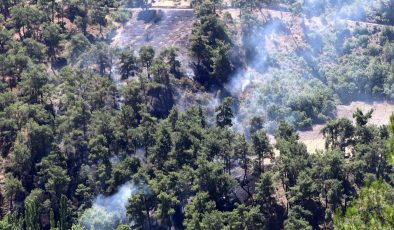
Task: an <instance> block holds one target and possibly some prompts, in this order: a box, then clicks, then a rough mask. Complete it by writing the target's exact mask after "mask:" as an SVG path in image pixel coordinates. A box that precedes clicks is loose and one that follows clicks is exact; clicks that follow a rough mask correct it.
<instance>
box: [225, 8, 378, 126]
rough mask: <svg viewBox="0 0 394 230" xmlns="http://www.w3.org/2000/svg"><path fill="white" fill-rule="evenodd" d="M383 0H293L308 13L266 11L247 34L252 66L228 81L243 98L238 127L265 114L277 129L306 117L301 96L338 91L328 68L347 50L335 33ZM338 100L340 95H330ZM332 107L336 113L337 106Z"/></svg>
mask: <svg viewBox="0 0 394 230" xmlns="http://www.w3.org/2000/svg"><path fill="white" fill-rule="evenodd" d="M384 2H385V0H376V1H370V0H354V1H343V3H341V4H339V1H329V0H305V1H294V6H295V5H297V4H298V6H300V8H299V9H300V10H301V12H298V13H302V14H303V15H306V17H305V18H302V17H298V16H294V14H292V13H289V12H275V11H273V12H270V13H267V12H264V15H263V17H264V19H263V18H262V17H261V18H260V23H261V25H257V26H254V27H253V32H252V33H251V35H250V36H246V37H244V38H243V46H244V48H245V49H247V50H251V51H253V52H254V53H253V55H252V57H251V58H250V59H248V60H247V67H246V68H244V69H240V70H238V71H237V72H236V74H235V75H234V76H233V77H232V79H231V80H230V82H229V83H228V84H227V85H226V89H227V90H228V91H229V92H230V93H231V94H232V96H233V97H235V98H238V99H239V105H238V111H237V116H236V117H235V119H234V123H235V128H236V129H238V130H246V131H247V127H248V126H249V124H248V122H249V121H250V119H251V117H253V116H261V117H264V118H265V120H266V128H267V129H268V130H270V131H272V130H274V129H275V128H276V125H277V122H278V121H279V120H286V121H288V122H290V123H294V122H298V121H299V120H300V119H302V118H303V116H304V114H303V113H302V111H301V112H300V111H294V110H293V109H292V108H291V105H292V104H294V103H297V100H298V99H299V98H304V99H305V101H307V100H309V98H313V95H316V94H319V93H320V92H325V93H326V94H327V95H329V96H332V95H334V93H333V92H330V90H331V89H330V88H329V87H328V86H327V82H326V81H327V79H326V72H325V70H326V69H325V68H326V66H329V65H328V64H329V63H330V62H331V63H334V62H335V58H337V54H338V53H340V52H339V51H340V50H341V49H342V45H343V42H339V43H340V44H337V43H338V38H337V34H336V33H337V32H338V31H340V30H344V29H347V28H348V27H349V26H347V25H346V24H347V23H352V25H355V23H354V22H352V21H365V20H366V19H367V18H373V16H374V14H376V13H377V12H379V9H381V7H382V6H383V4H384ZM334 3H335V4H336V5H334ZM292 9H294V7H293V8H292ZM318 15H321V16H320V17H316V16H318ZM349 28H351V27H349ZM295 32H296V33H295ZM337 52H338V53H337ZM327 58H328V59H330V60H327ZM329 67H330V66H329ZM334 100H337V98H331V101H334ZM328 110H329V109H327V111H328ZM332 110H333V114H335V108H333V109H332ZM326 113H327V112H326ZM324 115H327V116H331V115H332V114H324ZM323 119H324V118H322V120H323Z"/></svg>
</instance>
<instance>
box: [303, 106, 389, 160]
mask: <svg viewBox="0 0 394 230" xmlns="http://www.w3.org/2000/svg"><path fill="white" fill-rule="evenodd" d="M357 108H359V109H361V110H362V111H363V112H367V111H368V110H370V109H373V110H374V112H373V114H372V118H371V119H370V120H369V124H373V125H377V126H381V125H387V124H388V122H389V119H390V116H391V114H393V112H394V105H393V104H391V103H388V102H364V101H354V102H352V103H350V104H349V105H338V106H337V118H348V119H350V120H353V113H354V112H356V110H357ZM353 122H354V120H353ZM323 127H324V125H314V126H313V127H312V130H308V131H303V132H299V135H300V140H301V141H302V142H303V143H304V144H305V145H306V146H307V148H308V151H309V152H311V153H313V152H315V151H316V150H323V149H324V137H323V135H322V134H321V133H320V131H321V129H322V128H323Z"/></svg>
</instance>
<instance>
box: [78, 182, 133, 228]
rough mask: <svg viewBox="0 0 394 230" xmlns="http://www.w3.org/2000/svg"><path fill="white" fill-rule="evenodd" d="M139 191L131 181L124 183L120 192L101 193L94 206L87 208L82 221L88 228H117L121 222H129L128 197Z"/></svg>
mask: <svg viewBox="0 0 394 230" xmlns="http://www.w3.org/2000/svg"><path fill="white" fill-rule="evenodd" d="M136 191H137V189H136V188H135V186H133V185H132V184H131V183H130V182H128V183H126V184H124V185H122V186H121V187H120V188H119V190H118V192H117V193H115V194H113V195H111V196H108V197H105V196H103V195H99V196H97V197H96V199H95V200H94V203H93V206H92V208H89V209H86V210H85V212H84V214H83V215H82V216H81V219H80V222H81V224H82V225H83V226H84V227H85V228H86V229H91V228H92V227H94V229H95V230H111V229H115V228H116V227H117V226H118V225H119V224H129V222H128V221H127V217H126V206H127V203H128V199H129V198H130V197H131V196H132V195H133V194H134V193H135V192H136Z"/></svg>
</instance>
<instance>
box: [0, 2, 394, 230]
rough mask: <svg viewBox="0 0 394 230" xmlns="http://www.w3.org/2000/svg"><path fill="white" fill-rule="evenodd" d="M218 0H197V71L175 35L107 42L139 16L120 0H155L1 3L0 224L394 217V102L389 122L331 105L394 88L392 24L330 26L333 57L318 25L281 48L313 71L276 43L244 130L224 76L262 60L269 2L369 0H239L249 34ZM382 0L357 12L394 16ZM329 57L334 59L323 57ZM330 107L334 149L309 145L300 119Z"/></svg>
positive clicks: (109, 225) (282, 225) (372, 220)
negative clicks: (180, 99) (192, 98)
mask: <svg viewBox="0 0 394 230" xmlns="http://www.w3.org/2000/svg"><path fill="white" fill-rule="evenodd" d="M220 2H221V1H210V0H206V1H202V0H200V1H197V0H195V1H192V6H193V7H194V8H195V14H196V23H195V25H194V27H193V28H192V33H191V34H192V35H191V37H190V47H189V49H190V55H191V56H192V58H193V68H194V73H195V78H194V79H193V80H191V79H188V78H187V77H185V76H184V75H185V74H184V73H183V68H182V66H184V65H185V63H180V61H179V60H178V55H179V53H178V52H179V51H178V49H177V48H176V47H167V48H166V49H163V50H154V49H153V47H152V46H143V47H142V48H141V49H139V50H133V49H132V47H126V48H119V47H112V46H110V44H109V43H110V38H111V34H112V32H113V30H114V29H116V26H119V25H120V24H124V23H125V22H126V21H127V19H128V17H129V16H130V12H129V11H127V10H124V9H122V7H124V6H127V7H142V8H144V10H147V9H145V8H149V2H148V1H142V0H141V1H139V0H133V1H130V0H128V1H116V0H112V1H111V0H95V1H88V0H70V1H67V0H63V1H55V0H51V1H44V0H39V1H24V0H20V1H10V0H4V1H1V2H0V13H1V16H0V66H1V68H0V77H1V81H0V149H1V167H0V182H1V183H2V184H1V190H0V205H1V208H0V229H5V230H20V229H28V230H38V229H51V230H52V229H53V230H54V229H58V230H66V229H73V230H82V229H96V230H100V229H118V230H119V229H121V230H127V229H171V228H174V229H319V228H325V229H332V228H334V227H335V228H339V229H371V228H373V229H392V228H393V227H394V221H393V218H394V215H393V213H394V212H393V207H394V206H393V193H394V189H393V185H394V181H393V168H392V167H393V165H394V116H393V117H392V118H391V121H390V125H389V126H387V127H386V126H382V127H377V126H374V125H370V124H368V119H370V117H371V114H372V113H373V111H361V110H358V111H357V112H356V113H355V114H354V120H355V123H352V121H351V120H349V119H344V118H343V119H338V120H335V119H330V118H333V114H334V111H333V110H335V103H337V102H338V101H345V100H352V99H355V98H358V97H360V96H364V95H366V96H368V97H370V96H372V97H374V96H376V97H379V98H381V97H384V98H387V99H392V98H393V91H392V85H393V82H392V81H393V79H392V73H393V63H394V60H393V58H394V48H393V47H394V43H393V39H394V36H393V34H394V32H393V30H392V29H390V27H384V29H381V30H377V31H370V30H369V29H365V28H364V29H363V28H362V27H361V26H355V28H354V29H352V31H350V30H347V29H346V28H343V27H341V26H340V25H339V29H338V30H337V32H336V33H334V34H331V35H329V36H328V35H327V37H325V38H324V39H328V40H330V39H333V40H334V41H336V42H337V43H338V46H335V47H333V46H332V45H327V46H322V47H321V49H327V50H326V51H325V52H324V55H323V54H322V53H321V52H318V51H316V50H314V49H315V48H316V46H313V45H310V44H315V42H316V41H320V40H321V39H323V38H320V39H319V38H318V35H316V36H315V37H313V36H310V37H308V41H310V42H309V43H307V46H306V47H304V46H302V47H301V46H300V47H299V48H298V49H297V50H294V52H288V54H287V55H286V56H282V59H283V60H284V61H287V60H288V58H294V59H296V60H297V63H303V64H304V66H305V69H307V71H306V72H303V73H304V74H301V73H300V72H298V70H297V69H293V68H290V69H291V70H293V71H292V72H293V73H292V74H290V73H289V71H288V70H285V71H284V72H281V68H279V67H275V61H272V60H273V59H274V58H273V57H268V60H271V61H264V64H267V65H268V66H270V67H269V68H268V69H270V68H271V69H272V68H273V69H277V70H275V71H277V72H275V71H274V72H268V73H269V74H272V73H276V74H277V75H275V77H274V78H272V79H270V81H271V83H272V84H271V83H268V86H269V87H267V86H266V87H265V88H264V87H262V88H261V89H259V90H260V91H259V90H257V91H256V92H260V93H261V92H265V93H261V95H263V96H262V97H261V98H263V99H261V100H262V101H263V102H261V101H260V103H261V104H260V107H261V108H264V110H265V109H267V111H264V113H261V114H257V113H256V111H255V113H253V117H251V118H250V119H249V118H248V121H247V122H246V123H247V125H244V126H245V127H244V129H245V130H248V132H246V133H245V134H244V133H243V132H239V131H237V129H235V128H234V125H235V123H234V121H236V119H234V118H235V117H236V116H237V115H238V114H237V112H239V111H241V112H242V108H238V107H239V104H240V103H241V102H240V99H239V98H233V97H227V96H229V95H231V92H229V91H227V89H228V88H226V87H227V85H228V84H229V82H230V81H231V78H232V76H233V75H234V74H236V70H237V69H239V68H243V67H245V66H252V67H253V68H255V69H257V70H256V74H267V68H265V66H264V68H259V67H263V66H262V65H260V64H261V63H260V64H259V63H256V62H255V61H256V60H261V59H260V57H261V50H260V49H256V47H258V48H261V47H262V46H261V45H260V43H253V42H254V41H255V40H254V39H252V36H258V34H259V31H260V29H265V28H268V27H269V25H270V23H269V22H270V20H269V19H265V20H263V19H261V18H260V17H257V16H256V14H258V12H259V8H262V7H273V8H275V7H276V8H280V7H284V6H286V7H287V10H291V11H292V12H293V13H294V14H299V15H301V16H305V17H310V16H316V15H311V14H312V13H314V14H315V13H316V12H318V15H326V14H329V13H330V12H331V11H332V10H333V9H337V8H341V7H343V6H342V5H340V4H344V5H346V4H349V7H350V6H353V5H355V4H359V3H360V1H311V3H306V4H305V5H303V4H301V3H302V2H303V1H277V2H274V1H241V0H240V1H234V5H235V6H237V7H239V8H240V10H241V11H242V14H241V32H240V37H241V39H240V40H241V41H242V42H241V43H242V44H240V43H239V42H238V41H237V38H236V37H237V35H236V32H234V31H232V30H233V29H234V27H236V26H235V25H232V24H231V23H225V21H224V19H222V17H220V15H221V12H220V6H221V4H220ZM381 2H383V3H382V4H383V5H380V6H381V8H376V6H375V5H373V6H369V5H368V6H366V7H367V9H368V10H367V11H366V13H365V15H363V17H362V19H363V20H369V21H373V22H377V23H383V24H385V25H392V24H393V20H394V18H393V15H392V12H393V11H392V7H393V6H392V4H391V3H390V1H381ZM278 3H280V4H279V5H278ZM350 3H352V4H350ZM336 4H338V5H336ZM306 9H308V10H306ZM316 9H319V10H316ZM283 10H286V9H283ZM260 13H261V12H260ZM344 16H346V17H348V18H350V19H355V18H356V15H344ZM357 17H358V16H357ZM357 19H358V18H357ZM225 20H229V21H231V15H227V19H225ZM230 31H232V32H233V33H232V32H230ZM263 33H264V32H263ZM306 34H307V35H311V33H306ZM375 35H378V36H375ZM376 38H379V39H378V42H376ZM372 40H373V41H374V42H372ZM317 43H318V44H320V43H319V42H317ZM323 43H324V42H323ZM249 44H253V45H254V46H253V47H255V49H251V48H250V47H251V46H249ZM308 44H309V45H308ZM262 49H263V48H262ZM263 50H264V49H263ZM301 56H302V57H303V59H302V60H300V59H299V57H301ZM308 57H309V58H308ZM241 59H242V60H241ZM279 59H280V57H278V58H277V60H279ZM322 59H326V60H328V61H327V62H324V61H323V60H322ZM264 60H266V59H264ZM317 60H318V61H317ZM334 61H335V62H336V63H335V64H336V65H335V66H336V67H338V68H333V69H332V70H327V69H326V68H329V66H330V64H332V62H334ZM317 62H318V63H322V66H323V67H322V68H321V69H318V70H316V69H315V67H316V66H315V65H314V63H317ZM353 62H354V63H353ZM346 63H349V65H346ZM289 66H290V67H292V65H291V64H290V65H289ZM364 70H366V71H364ZM311 73H314V74H311ZM294 76H295V78H294ZM277 77H281V78H283V79H290V80H289V84H290V85H291V84H292V82H293V83H294V82H295V81H293V80H294V79H297V78H299V79H302V81H300V82H301V83H302V84H304V83H305V87H301V88H298V87H295V88H296V89H299V90H305V89H311V91H308V92H313V93H311V94H307V95H301V97H293V94H292V93H293V92H291V91H289V90H288V89H289V88H286V87H279V83H284V82H285V81H278V80H277V79H278V78H277ZM274 82H276V83H275V84H274ZM296 86H298V84H297V85H296ZM188 87H196V88H198V90H200V89H203V90H217V89H219V91H220V92H221V93H219V97H221V98H220V101H221V102H220V103H219V105H217V106H215V109H214V114H213V115H212V113H211V112H210V111H209V108H206V107H204V106H202V105H195V106H192V107H190V108H186V109H184V110H182V109H183V108H181V109H180V108H178V107H177V104H176V103H177V101H176V99H177V95H178V94H182V90H184V89H185V88H188ZM276 87H278V88H276ZM267 92H268V93H267ZM264 95H265V96H267V95H270V98H265V96H264ZM268 101H269V102H270V103H271V104H269V105H268V106H265V105H266V103H265V102H268ZM263 105H264V106H263ZM274 105H275V106H274ZM260 107H259V106H257V107H253V109H256V108H258V109H257V111H259V110H260V109H261V108H260ZM286 107H288V108H290V110H283V109H284V108H286ZM290 116H292V117H295V119H291V122H292V123H291V124H289V122H286V121H289V119H288V117H290ZM325 121H328V122H327V124H326V125H325V127H324V129H323V131H322V132H323V134H324V137H325V139H326V149H325V150H324V151H321V152H317V153H315V154H313V153H309V152H308V151H307V149H306V146H305V145H304V144H303V143H302V142H301V141H300V140H299V137H298V134H297V130H296V128H295V127H294V126H293V125H295V126H296V127H309V126H310V125H311V124H313V123H316V122H325ZM271 122H274V123H275V125H271ZM266 127H269V128H270V130H268V131H270V132H271V133H272V134H274V137H275V140H276V142H275V144H272V142H271V141H270V139H271V138H270V137H269V132H268V131H267V130H266V129H265V128H266ZM125 191H126V192H125ZM127 191H129V192H127ZM108 197H109V198H111V197H114V198H113V199H109V201H106V200H105V199H106V198H108ZM124 199H125V200H126V207H116V206H117V205H118V206H119V205H120V206H121V205H124V204H123V203H121V201H122V200H124ZM103 200H104V201H103ZM100 205H101V206H100ZM109 206H111V208H108V207H109ZM113 206H115V207H113Z"/></svg>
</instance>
